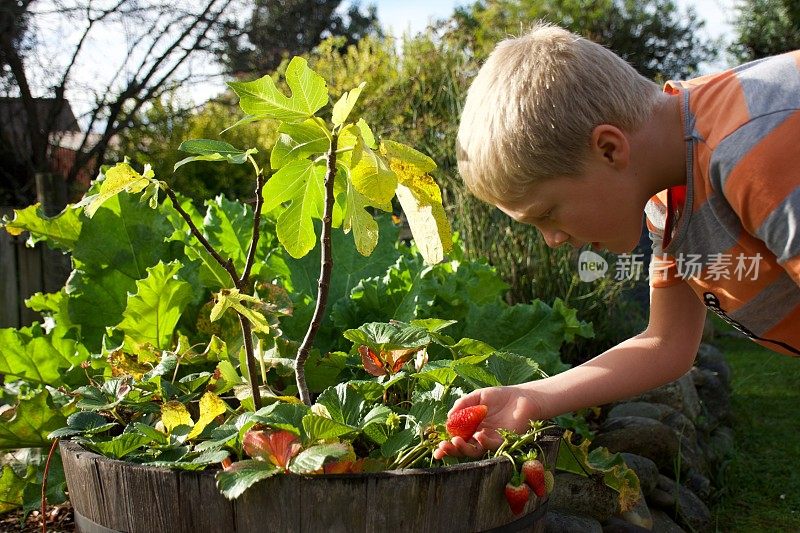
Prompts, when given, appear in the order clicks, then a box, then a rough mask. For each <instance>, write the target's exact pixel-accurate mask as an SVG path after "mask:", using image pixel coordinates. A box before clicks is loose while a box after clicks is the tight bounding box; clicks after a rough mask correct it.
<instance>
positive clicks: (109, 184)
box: [77, 163, 154, 218]
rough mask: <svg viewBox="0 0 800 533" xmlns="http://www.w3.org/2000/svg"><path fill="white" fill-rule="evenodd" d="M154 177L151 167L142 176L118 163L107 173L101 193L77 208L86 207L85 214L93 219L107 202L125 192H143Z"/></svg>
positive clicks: (85, 200) (84, 200)
mask: <svg viewBox="0 0 800 533" xmlns="http://www.w3.org/2000/svg"><path fill="white" fill-rule="evenodd" d="M153 177H154V173H153V171H152V170H151V169H150V165H146V166H145V169H144V175H142V174H139V173H138V172H136V171H135V170H134V169H133V167H131V166H130V165H129V164H128V163H118V164H117V165H115V166H114V167H112V168H110V169H109V170H108V171H107V172H106V176H105V179H104V180H103V182H102V183H101V184H100V191H99V192H98V193H97V194H96V195H92V196H87V197H85V198H84V199H83V200H81V202H80V203H78V204H77V206H84V207H85V209H84V211H83V212H84V213H85V214H86V216H88V217H89V218H92V217H93V216H94V214H95V213H96V212H97V210H98V209H100V206H102V205H103V204H104V203H105V202H106V200H108V199H109V198H112V197H114V196H116V195H117V194H119V193H121V192H123V191H126V192H130V193H138V192H141V191H142V190H144V188H145V187H147V186H148V185H149V184H150V183H151V182H152V181H153Z"/></svg>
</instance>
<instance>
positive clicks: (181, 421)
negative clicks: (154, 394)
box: [161, 400, 194, 433]
mask: <svg viewBox="0 0 800 533" xmlns="http://www.w3.org/2000/svg"><path fill="white" fill-rule="evenodd" d="M161 423H163V424H164V428H165V429H166V430H167V432H169V433H172V430H173V429H175V428H176V427H178V426H192V425H193V424H194V422H193V421H192V417H191V415H190V414H189V411H187V410H186V406H185V405H183V404H182V403H181V402H179V401H177V400H171V401H169V402H167V403H165V404H164V405H162V406H161Z"/></svg>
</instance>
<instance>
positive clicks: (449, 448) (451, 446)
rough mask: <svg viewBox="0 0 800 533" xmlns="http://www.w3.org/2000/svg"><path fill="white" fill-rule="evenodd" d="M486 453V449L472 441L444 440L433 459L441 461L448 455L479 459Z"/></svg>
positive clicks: (459, 439)
mask: <svg viewBox="0 0 800 533" xmlns="http://www.w3.org/2000/svg"><path fill="white" fill-rule="evenodd" d="M485 452H486V450H485V449H484V447H483V446H482V445H481V444H480V443H478V442H477V441H474V440H472V439H470V441H466V440H464V439H462V438H461V437H453V438H452V439H451V440H443V441H442V442H440V443H439V447H438V448H436V449H435V450H434V451H433V458H434V459H437V460H439V459H442V458H443V457H444V456H446V455H451V456H453V457H461V456H466V457H472V458H478V457H480V456H481V455H483V454H484V453H485Z"/></svg>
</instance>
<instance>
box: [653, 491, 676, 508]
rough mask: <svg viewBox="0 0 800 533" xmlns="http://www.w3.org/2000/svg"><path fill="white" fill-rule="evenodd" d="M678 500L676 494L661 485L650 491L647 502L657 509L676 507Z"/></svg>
mask: <svg viewBox="0 0 800 533" xmlns="http://www.w3.org/2000/svg"><path fill="white" fill-rule="evenodd" d="M676 501H678V500H677V499H676V497H675V494H673V493H670V492H666V491H665V490H664V489H661V488H659V487H656V488H654V489H653V490H651V491H650V494H649V495H648V496H647V503H649V504H650V506H651V507H655V508H656V509H675V502H676Z"/></svg>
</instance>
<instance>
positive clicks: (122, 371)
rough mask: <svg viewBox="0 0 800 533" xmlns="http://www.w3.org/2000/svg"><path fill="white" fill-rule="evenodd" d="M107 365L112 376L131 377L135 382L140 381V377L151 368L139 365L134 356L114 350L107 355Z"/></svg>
mask: <svg viewBox="0 0 800 533" xmlns="http://www.w3.org/2000/svg"><path fill="white" fill-rule="evenodd" d="M108 364H109V365H111V375H112V376H114V377H119V376H133V379H137V380H138V379H142V375H144V374H145V373H147V372H149V371H150V370H151V368H152V367H150V366H148V365H145V364H142V363H140V362H139V360H138V358H137V357H136V356H135V355H133V354H129V353H126V352H124V351H122V350H121V349H118V350H114V351H113V352H111V353H110V354H109V355H108Z"/></svg>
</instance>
